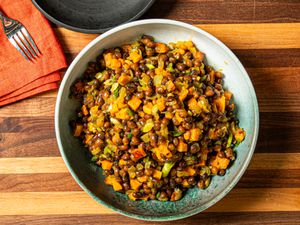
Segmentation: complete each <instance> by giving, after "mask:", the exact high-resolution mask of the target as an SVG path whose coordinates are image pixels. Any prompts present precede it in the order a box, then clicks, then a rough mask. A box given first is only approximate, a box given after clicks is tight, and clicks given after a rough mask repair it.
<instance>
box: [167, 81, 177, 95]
mask: <svg viewBox="0 0 300 225" xmlns="http://www.w3.org/2000/svg"><path fill="white" fill-rule="evenodd" d="M166 87H167V90H168V91H169V92H171V91H174V90H175V89H176V86H175V84H174V83H173V81H171V80H169V81H168V82H167V83H166Z"/></svg>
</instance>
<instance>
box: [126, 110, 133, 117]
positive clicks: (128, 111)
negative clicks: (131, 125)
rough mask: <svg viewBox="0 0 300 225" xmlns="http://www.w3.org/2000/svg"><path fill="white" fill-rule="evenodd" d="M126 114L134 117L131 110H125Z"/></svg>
mask: <svg viewBox="0 0 300 225" xmlns="http://www.w3.org/2000/svg"><path fill="white" fill-rule="evenodd" d="M127 113H128V115H129V116H134V112H132V110H131V109H129V108H128V109H127Z"/></svg>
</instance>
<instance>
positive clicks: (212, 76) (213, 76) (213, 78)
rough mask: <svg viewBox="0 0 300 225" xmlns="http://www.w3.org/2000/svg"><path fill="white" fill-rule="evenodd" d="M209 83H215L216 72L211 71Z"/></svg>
mask: <svg viewBox="0 0 300 225" xmlns="http://www.w3.org/2000/svg"><path fill="white" fill-rule="evenodd" d="M209 81H210V83H211V84H214V83H215V71H214V70H212V71H210V73H209Z"/></svg>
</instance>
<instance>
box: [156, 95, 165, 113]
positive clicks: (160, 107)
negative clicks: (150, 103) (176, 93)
mask: <svg viewBox="0 0 300 225" xmlns="http://www.w3.org/2000/svg"><path fill="white" fill-rule="evenodd" d="M156 104H157V106H158V110H159V111H164V110H165V108H166V100H165V98H159V99H158V100H157V102H156Z"/></svg>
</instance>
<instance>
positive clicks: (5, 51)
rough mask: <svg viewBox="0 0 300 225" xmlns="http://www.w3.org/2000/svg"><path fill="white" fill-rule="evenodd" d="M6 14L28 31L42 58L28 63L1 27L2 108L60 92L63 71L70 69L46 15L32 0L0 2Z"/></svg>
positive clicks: (0, 71)
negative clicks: (53, 92)
mask: <svg viewBox="0 0 300 225" xmlns="http://www.w3.org/2000/svg"><path fill="white" fill-rule="evenodd" d="M0 9H1V10H2V11H3V12H4V14H5V15H7V16H8V17H10V18H12V19H16V20H18V21H20V22H21V23H22V24H23V25H24V26H25V27H26V29H27V30H28V32H29V33H30V35H31V36H32V38H33V39H34V41H35V43H36V45H37V46H38V48H39V50H40V52H41V53H42V55H41V56H40V57H39V58H38V59H37V60H35V62H30V61H27V60H26V59H25V58H24V57H23V56H22V55H21V53H20V52H19V51H18V50H16V49H15V48H14V47H13V46H12V44H11V43H10V42H9V40H8V39H7V37H6V35H5V34H4V30H3V26H2V23H1V24H0V45H1V48H0V107H1V106H3V105H7V104H9V103H12V102H15V101H18V100H21V99H24V98H27V97H30V96H33V95H36V94H39V93H41V92H45V91H49V90H53V89H56V88H57V87H58V85H57V82H58V81H59V80H60V74H59V72H58V71H59V70H60V69H62V68H65V67H66V66H67V63H66V59H65V56H64V54H63V51H62V48H61V46H60V44H59V42H58V40H57V39H56V37H55V34H54V32H53V30H52V28H51V26H50V24H49V22H48V21H47V20H46V19H45V18H44V16H43V15H42V14H41V13H40V12H39V11H38V10H37V9H36V8H35V7H34V5H33V4H32V3H31V1H29V0H14V1H11V0H0Z"/></svg>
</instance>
